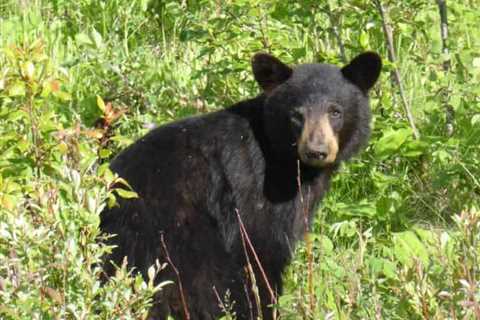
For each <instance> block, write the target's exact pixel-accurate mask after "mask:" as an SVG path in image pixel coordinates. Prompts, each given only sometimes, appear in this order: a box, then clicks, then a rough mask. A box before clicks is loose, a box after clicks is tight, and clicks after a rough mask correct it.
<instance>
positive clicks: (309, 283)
mask: <svg viewBox="0 0 480 320" xmlns="http://www.w3.org/2000/svg"><path fill="white" fill-rule="evenodd" d="M300 173H301V172H300V161H297V187H298V192H299V195H300V204H301V205H302V210H303V224H304V228H305V236H304V240H305V246H306V250H307V269H308V273H307V287H308V297H309V306H310V312H311V314H312V315H313V314H315V312H314V311H315V295H314V293H313V254H312V241H311V239H310V236H309V233H308V231H309V230H308V229H309V228H308V227H309V208H308V207H307V206H306V205H305V202H304V198H303V191H302V180H301V178H300ZM309 198H310V192H309V194H308V195H307V201H308V200H309ZM308 203H309V201H308Z"/></svg>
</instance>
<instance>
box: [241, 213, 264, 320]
mask: <svg viewBox="0 0 480 320" xmlns="http://www.w3.org/2000/svg"><path fill="white" fill-rule="evenodd" d="M237 214H238V210H237ZM240 236H241V240H242V247H243V254H244V256H245V259H246V261H247V266H246V267H245V269H246V270H245V273H246V274H247V275H248V276H250V282H251V285H252V292H253V296H254V298H255V305H256V307H257V312H258V314H261V313H262V309H261V301H260V297H259V295H258V287H257V279H256V277H255V273H254V272H253V267H252V263H251V262H250V256H249V255H248V251H247V244H246V241H245V236H244V235H243V232H242V228H241V227H240ZM245 294H246V297H247V299H248V301H249V303H250V304H251V301H250V295H249V293H248V289H247V288H246V287H245ZM250 319H253V307H252V308H251V309H250Z"/></svg>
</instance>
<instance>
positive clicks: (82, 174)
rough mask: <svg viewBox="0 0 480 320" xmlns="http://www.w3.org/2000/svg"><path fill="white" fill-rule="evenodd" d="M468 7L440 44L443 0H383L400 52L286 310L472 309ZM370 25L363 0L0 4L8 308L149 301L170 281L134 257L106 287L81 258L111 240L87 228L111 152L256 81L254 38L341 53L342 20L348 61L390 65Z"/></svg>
mask: <svg viewBox="0 0 480 320" xmlns="http://www.w3.org/2000/svg"><path fill="white" fill-rule="evenodd" d="M475 4H476V2H475V1H462V2H458V3H454V2H448V15H449V16H448V17H449V38H448V42H447V43H448V47H449V55H448V56H445V55H444V54H442V45H441V38H440V29H439V28H440V27H439V26H440V21H439V15H438V8H437V7H436V4H435V2H433V1H403V2H400V3H398V4H393V3H392V4H391V5H390V8H389V9H390V20H391V22H392V27H393V31H394V44H395V46H396V53H397V56H398V61H397V62H396V64H392V63H388V62H387V63H385V68H384V72H383V75H382V79H381V83H380V84H379V85H377V86H376V88H375V89H374V90H373V92H372V99H371V105H372V109H373V112H374V119H373V120H374V121H373V134H372V138H371V142H370V144H369V146H368V148H367V150H366V151H365V152H364V153H363V154H362V155H361V156H360V157H357V158H356V159H354V160H353V161H351V162H350V163H348V164H346V165H344V166H343V167H342V169H341V172H340V174H339V175H338V176H337V177H336V178H335V180H334V181H333V184H332V188H331V191H330V192H329V194H328V196H327V198H326V199H325V200H324V201H323V202H322V205H321V207H320V208H319V212H318V215H317V218H316V220H315V223H314V227H313V230H312V232H311V233H310V235H309V237H308V241H307V243H309V245H307V246H305V245H302V246H300V247H299V248H298V249H297V252H296V255H295V260H294V261H293V263H292V266H291V268H289V269H288V272H287V273H286V274H285V283H286V292H285V294H284V295H283V296H282V297H281V299H280V302H279V305H278V306H276V307H278V308H279V309H280V311H281V314H282V319H475V318H479V317H480V304H479V300H480V298H479V297H480V292H479V289H478V287H479V279H480V277H479V270H478V265H479V264H478V256H479V253H480V252H479V250H480V244H479V240H480V233H479V230H478V229H479V221H480V220H479V215H480V211H479V210H480V209H479V208H480V200H479V199H480V152H479V150H480V149H479V144H480V126H479V125H480V98H479V96H480V85H479V83H480V35H479V33H478V25H480V15H479V14H478V13H477V12H476V11H475V9H473V8H475ZM381 23H382V21H381V18H380V16H379V13H378V12H377V9H376V8H375V7H374V6H373V5H372V4H370V2H369V1H347V2H346V3H343V4H342V5H339V2H337V1H328V2H326V3H321V2H317V1H303V2H301V3H288V2H284V1H246V0H242V1H227V2H224V3H223V2H215V1H206V0H205V1H183V2H175V1H166V2H165V1H164V2H159V1H149V0H141V1H140V0H138V1H125V0H112V1H105V2H99V1H90V0H81V1H77V2H72V1H66V0H64V1H62V0H55V1H46V0H23V1H16V0H15V1H14V0H5V1H3V2H1V3H0V30H1V31H0V154H2V157H0V261H1V263H0V318H2V319H77V318H79V319H115V318H121V317H123V318H122V319H127V318H130V319H137V318H140V317H141V316H144V315H145V314H146V310H147V307H148V303H149V302H150V297H151V295H152V293H153V292H155V291H157V290H161V288H156V287H154V286H153V284H152V283H144V282H143V281H142V279H140V278H134V279H132V278H130V277H129V276H128V275H127V274H126V273H125V270H123V271H119V275H118V277H117V278H116V279H113V280H112V281H110V282H108V283H107V284H106V285H105V286H100V280H99V275H100V273H101V270H99V269H98V268H93V269H92V268H90V267H89V266H91V265H95V263H97V262H98V261H99V258H100V256H101V254H102V253H103V252H104V250H107V248H104V247H102V246H99V245H98V244H96V241H95V240H96V237H97V236H98V223H99V221H98V220H99V219H98V214H99V212H100V211H101V210H102V208H103V206H104V205H105V203H106V202H107V201H109V200H108V199H111V198H112V197H113V195H112V194H111V192H110V191H109V186H110V185H111V184H112V183H113V182H114V181H115V178H114V177H113V176H112V175H111V173H110V172H109V171H108V170H106V167H107V165H108V161H109V159H111V157H112V156H113V155H114V154H116V152H118V150H120V149H121V148H123V147H125V146H126V145H128V144H129V143H131V142H132V141H134V140H135V139H136V138H138V137H140V136H141V135H142V134H144V133H145V132H147V131H148V128H149V127H151V125H152V124H162V123H166V122H168V121H171V120H174V119H178V118H182V117H186V116H190V115H194V114H200V113H204V112H209V111H213V110H216V109H220V108H223V107H226V106H228V105H229V104H231V103H233V102H236V101H239V100H241V99H244V98H246V97H251V96H254V95H256V94H257V93H258V89H257V87H256V85H255V83H254V81H253V77H252V75H251V73H250V66H249V61H250V57H251V56H252V54H253V53H254V52H257V51H269V52H272V53H273V54H275V55H277V56H279V57H280V58H281V59H282V60H284V61H286V62H289V63H301V62H310V61H316V62H329V63H336V64H341V61H342V59H343V58H342V56H341V54H340V49H339V41H338V38H337V37H335V36H334V33H333V28H334V27H335V28H336V29H337V30H338V32H339V33H338V34H339V38H340V39H341V42H342V44H343V46H344V47H345V55H346V58H347V59H348V58H351V57H353V56H354V55H356V54H357V53H359V52H361V51H364V50H374V51H377V52H379V53H380V54H381V55H382V56H383V57H385V60H386V57H387V50H386V42H385V39H384V35H383V31H382V25H381ZM445 59H449V60H450V70H449V71H448V72H445V71H444V70H443V69H442V65H443V62H444V60H445ZM394 67H398V69H399V71H400V73H401V75H402V80H403V85H404V87H405V92H406V99H407V101H408V103H409V104H410V106H411V108H412V111H413V114H414V116H415V121H416V124H417V126H418V128H419V131H420V134H421V138H420V139H419V140H415V139H414V138H413V136H412V132H411V130H410V129H409V124H408V122H407V121H406V117H405V114H404V112H403V109H402V106H401V99H400V96H399V92H398V88H397V86H396V85H393V84H392V82H391V80H390V77H389V72H390V71H391V70H392V69H393V68H394ZM98 97H101V99H100V98H98ZM99 101H103V103H104V104H106V107H103V108H102V103H101V102H99ZM446 104H448V105H450V106H451V108H453V110H454V113H455V119H454V123H453V125H454V131H453V134H452V135H449V134H447V130H446V120H445V105H446ZM99 119H100V120H99ZM99 123H102V124H103V126H98V124H99ZM125 194H126V195H128V193H125V192H124V195H125ZM309 267H310V268H309ZM157 269H160V268H159V267H158V266H157V267H155V268H152V270H151V272H152V273H155V272H161V270H157ZM309 270H310V271H309ZM205 289H206V290H207V288H205Z"/></svg>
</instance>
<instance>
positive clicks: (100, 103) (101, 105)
mask: <svg viewBox="0 0 480 320" xmlns="http://www.w3.org/2000/svg"><path fill="white" fill-rule="evenodd" d="M97 107H98V109H100V110H101V111H102V112H103V113H105V102H104V101H103V99H102V97H100V96H97Z"/></svg>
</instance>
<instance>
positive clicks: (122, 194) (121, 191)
mask: <svg viewBox="0 0 480 320" xmlns="http://www.w3.org/2000/svg"><path fill="white" fill-rule="evenodd" d="M115 192H116V193H117V194H118V195H119V196H120V197H122V198H124V199H133V198H138V194H137V193H136V192H135V191H129V190H125V189H120V188H117V189H115Z"/></svg>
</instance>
